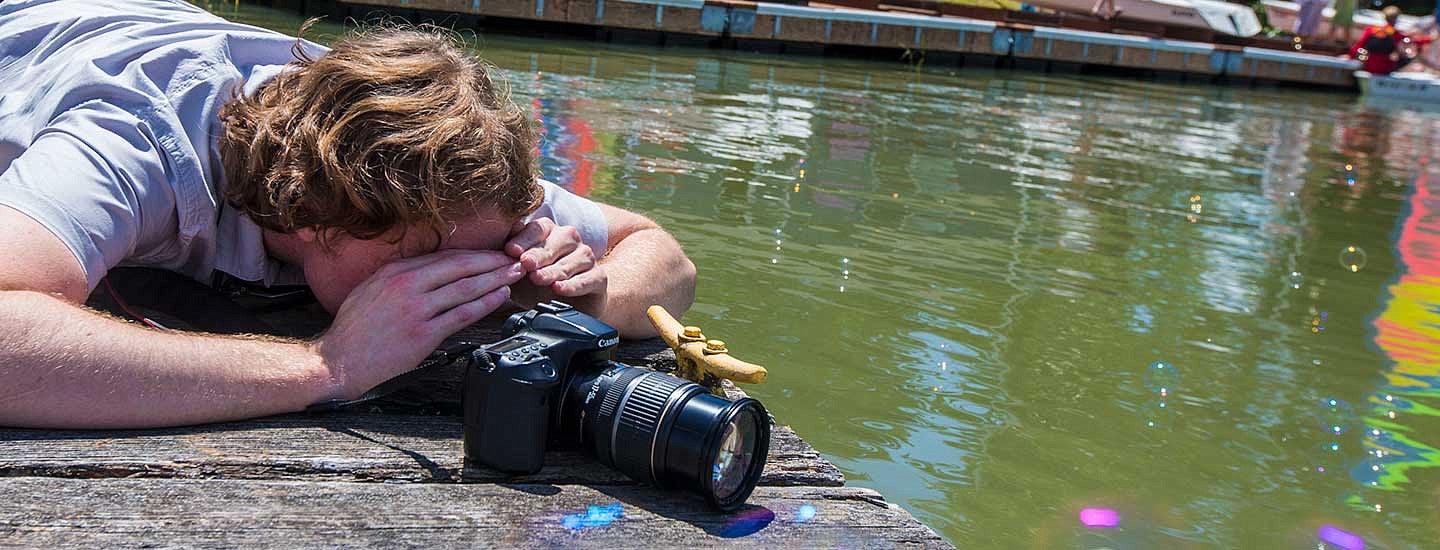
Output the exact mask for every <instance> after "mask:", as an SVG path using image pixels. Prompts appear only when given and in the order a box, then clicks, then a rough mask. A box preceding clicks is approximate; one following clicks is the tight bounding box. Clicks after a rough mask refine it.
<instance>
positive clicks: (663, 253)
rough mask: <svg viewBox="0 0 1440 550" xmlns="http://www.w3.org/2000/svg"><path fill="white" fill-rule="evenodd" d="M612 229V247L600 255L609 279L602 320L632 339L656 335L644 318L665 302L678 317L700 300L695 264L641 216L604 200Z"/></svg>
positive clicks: (671, 240)
mask: <svg viewBox="0 0 1440 550" xmlns="http://www.w3.org/2000/svg"><path fill="white" fill-rule="evenodd" d="M600 210H601V211H602V212H604V213H605V222H606V224H607V225H608V227H609V230H610V243H609V244H610V246H609V248H610V250H609V251H608V252H606V254H605V257H603V258H601V259H600V266H601V267H603V268H605V274H606V276H607V277H608V278H609V285H608V288H607V289H606V300H605V307H604V311H603V312H602V313H601V315H600V319H601V320H602V321H605V322H606V323H607V324H609V325H610V326H613V327H615V328H616V329H617V330H619V331H620V334H621V335H623V336H625V337H627V338H638V337H649V336H654V335H655V328H654V327H652V326H650V322H649V320H648V318H647V317H646V316H645V309H646V308H648V307H650V306H651V305H656V304H658V305H662V306H665V309H668V310H670V312H671V313H672V314H674V315H675V316H676V317H679V316H680V315H681V314H683V313H685V311H686V310H688V309H690V305H691V304H693V303H694V302H695V264H694V263H691V262H690V258H688V257H686V256H685V251H684V250H682V249H681V248H680V243H679V242H677V241H676V240H675V237H672V236H670V234H669V233H667V232H666V231H665V230H664V229H662V228H661V227H660V226H659V225H658V224H656V223H655V222H653V221H651V220H650V219H649V218H646V217H644V216H641V215H639V214H636V213H633V212H629V211H626V210H622V209H620V208H616V207H613V206H610V205H607V204H600Z"/></svg>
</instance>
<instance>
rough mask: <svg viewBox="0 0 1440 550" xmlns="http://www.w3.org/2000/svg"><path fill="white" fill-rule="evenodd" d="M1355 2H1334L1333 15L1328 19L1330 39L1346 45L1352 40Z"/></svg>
mask: <svg viewBox="0 0 1440 550" xmlns="http://www.w3.org/2000/svg"><path fill="white" fill-rule="evenodd" d="M1355 1H1356V0H1335V15H1334V16H1333V17H1331V18H1330V39H1331V40H1339V41H1342V42H1344V43H1346V44H1348V43H1350V41H1351V40H1354V35H1353V34H1352V33H1353V32H1354V31H1353V28H1354V26H1355Z"/></svg>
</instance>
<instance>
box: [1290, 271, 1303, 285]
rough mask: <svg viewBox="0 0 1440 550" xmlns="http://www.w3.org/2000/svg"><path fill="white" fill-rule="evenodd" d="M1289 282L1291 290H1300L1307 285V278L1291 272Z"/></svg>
mask: <svg viewBox="0 0 1440 550" xmlns="http://www.w3.org/2000/svg"><path fill="white" fill-rule="evenodd" d="M1289 281H1290V288H1300V285H1302V284H1305V276H1304V275H1302V274H1300V272H1299V271H1291V272H1290V278H1289Z"/></svg>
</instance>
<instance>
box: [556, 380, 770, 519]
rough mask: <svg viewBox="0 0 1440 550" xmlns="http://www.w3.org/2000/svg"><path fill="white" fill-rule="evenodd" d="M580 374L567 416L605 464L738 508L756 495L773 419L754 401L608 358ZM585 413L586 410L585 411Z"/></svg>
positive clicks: (567, 404) (572, 387) (569, 398)
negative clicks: (729, 396)
mask: <svg viewBox="0 0 1440 550" xmlns="http://www.w3.org/2000/svg"><path fill="white" fill-rule="evenodd" d="M595 371H596V372H594V373H593V374H587V375H577V376H576V379H575V381H574V382H573V383H572V384H571V385H570V387H569V389H568V391H567V392H566V396H565V404H564V405H563V406H564V407H565V408H567V409H570V408H571V407H574V409H571V410H566V411H562V412H561V416H562V417H563V418H578V419H580V420H579V422H578V423H579V425H577V426H573V429H566V430H564V431H566V432H570V433H572V434H574V436H573V437H578V438H579V440H580V442H581V444H582V445H583V446H585V447H586V448H587V449H589V450H591V451H592V452H594V453H595V456H596V457H597V458H599V459H600V461H601V462H602V463H605V464H607V465H609V466H613V467H615V468H616V469H618V470H620V471H621V472H624V473H625V474H626V475H629V476H630V477H632V478H635V479H638V480H643V481H649V482H651V483H654V484H655V485H658V486H661V487H683V488H687V489H691V490H694V491H696V492H698V493H700V494H701V495H703V496H704V497H705V499H706V500H708V501H710V503H711V504H713V505H715V506H716V507H718V508H720V509H722V510H726V511H730V510H734V509H736V508H739V507H740V505H742V504H744V502H745V499H746V498H749V496H750V493H751V491H753V490H754V489H755V484H756V482H758V481H759V480H760V472H761V470H762V469H764V467H765V457H766V454H767V453H768V452H769V449H770V422H769V416H768V415H767V414H766V413H765V407H764V406H762V405H761V404H760V402H759V401H756V400H754V399H749V398H745V399H740V400H738V401H730V400H728V399H723V398H720V397H717V396H715V395H712V394H710V393H709V392H707V391H706V390H705V388H704V387H701V386H700V385H698V384H695V383H692V382H689V381H686V380H683V379H680V378H676V377H674V376H670V375H668V374H663V373H659V372H654V371H650V370H647V369H639V368H634V367H630V366H626V365H623V364H620V363H613V362H606V363H604V366H603V367H601V368H598V369H595ZM581 410H583V413H582V414H577V413H580V411H581Z"/></svg>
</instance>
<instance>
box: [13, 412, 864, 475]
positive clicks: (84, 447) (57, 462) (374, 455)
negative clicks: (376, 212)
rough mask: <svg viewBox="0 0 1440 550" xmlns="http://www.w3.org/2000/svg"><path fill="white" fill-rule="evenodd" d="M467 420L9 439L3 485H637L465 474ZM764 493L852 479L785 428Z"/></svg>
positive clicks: (32, 433)
mask: <svg viewBox="0 0 1440 550" xmlns="http://www.w3.org/2000/svg"><path fill="white" fill-rule="evenodd" d="M462 431H463V428H462V426H461V420H460V418H458V417H453V416H393V415H373V414H360V413H330V414H323V415H313V416H312V415H289V416H278V417H271V418H263V419H258V420H252V421H247V422H235V423H230V424H216V425H211V426H198V427H191V428H177V429H166V430H128V431H71V432H55V431H38V430H0V476H54V477H77V478H102V477H131V476H143V477H180V478H211V477H224V478H241V479H343V480H352V481H408V482H457V481H461V482H467V483H483V482H505V481H508V482H521V483H597V484H628V483H632V481H630V479H629V478H627V477H625V476H624V475H623V474H621V473H619V472H617V471H615V470H613V469H611V468H608V467H606V466H602V465H600V464H599V463H597V462H595V461H594V460H593V459H591V458H589V457H587V456H584V455H582V454H580V453H578V452H551V453H549V454H548V455H547V456H546V466H545V468H544V469H543V470H541V471H540V472H538V473H536V474H534V475H529V476H518V477H516V476H507V475H505V474H502V473H500V472H496V471H494V470H490V469H488V468H468V469H467V468H464V467H463V466H464V458H463V454H464V453H463V445H462V443H461V439H460V436H461V433H462ZM770 449H771V450H770V453H771V454H770V459H769V461H768V462H767V464H766V468H765V473H764V475H763V477H762V478H761V481H760V483H761V484H764V485H816V486H838V485H843V484H844V477H843V476H842V475H841V474H840V471H839V470H837V469H836V468H835V466H834V465H832V464H830V463H829V462H827V461H826V460H825V459H824V458H822V457H821V456H820V455H819V454H818V453H816V452H815V450H814V449H813V448H811V447H810V445H809V444H807V443H805V442H804V441H803V440H801V439H800V438H799V437H798V436H796V435H795V432H794V431H791V430H790V429H789V428H788V427H776V429H775V430H774V432H773V434H772V437H771V447H770Z"/></svg>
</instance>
